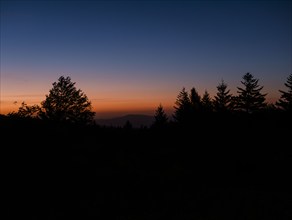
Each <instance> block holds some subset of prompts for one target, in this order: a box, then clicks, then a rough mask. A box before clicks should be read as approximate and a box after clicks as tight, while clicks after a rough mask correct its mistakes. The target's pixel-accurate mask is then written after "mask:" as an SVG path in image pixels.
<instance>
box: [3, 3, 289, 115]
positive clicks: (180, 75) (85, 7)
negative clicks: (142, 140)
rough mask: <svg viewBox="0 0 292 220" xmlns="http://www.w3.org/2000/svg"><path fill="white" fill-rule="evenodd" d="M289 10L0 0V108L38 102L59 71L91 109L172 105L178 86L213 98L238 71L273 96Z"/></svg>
mask: <svg viewBox="0 0 292 220" xmlns="http://www.w3.org/2000/svg"><path fill="white" fill-rule="evenodd" d="M291 14H292V4H291V1H143V2H142V1H109V2H108V1H73V2H72V1H1V96H2V97H1V98H2V100H1V101H2V108H4V107H5V104H7V103H12V102H13V100H17V101H21V100H24V101H27V102H33V100H34V101H35V102H38V101H39V100H43V99H44V95H45V94H48V90H49V89H50V88H51V83H52V82H54V81H56V80H57V79H58V77H59V76H60V75H69V76H71V78H72V80H73V81H75V82H77V84H76V85H77V87H79V88H81V89H82V90H83V91H84V92H85V93H86V94H87V95H88V96H89V99H91V100H92V102H93V104H94V106H95V109H96V111H97V112H99V110H100V112H102V111H113V112H117V111H119V110H122V109H123V111H124V112H126V111H127V109H129V112H131V111H134V109H136V110H137V109H138V108H136V107H134V106H136V105H138V106H140V108H139V111H143V109H142V108H145V109H147V108H148V110H149V109H153V106H157V105H158V104H159V103H160V102H161V103H162V104H163V105H165V106H166V107H169V108H170V107H171V106H172V105H173V103H174V101H175V98H176V96H177V94H178V92H179V91H180V90H181V88H182V87H183V86H185V87H186V88H187V89H190V88H191V87H193V86H194V87H196V88H197V89H198V90H199V92H200V93H201V94H202V93H203V92H204V90H205V89H207V90H208V91H209V92H210V93H211V95H213V94H214V93H215V91H216V86H217V84H218V83H219V82H220V80H221V79H222V78H223V79H224V80H225V82H227V83H228V85H229V87H230V89H231V91H232V93H233V94H236V86H240V80H241V77H242V76H243V74H244V73H246V72H251V73H252V74H254V76H255V77H256V78H259V79H260V84H262V85H263V86H264V89H265V92H268V93H269V95H268V99H270V100H274V99H275V98H278V97H279V94H278V89H283V88H284V87H283V84H284V82H285V80H286V78H287V77H288V75H289V74H290V73H291V72H292V52H291V51H292V45H291V42H292V30H291V29H292V28H291V27H292V15H291ZM7 106H8V105H7ZM105 106H106V107H105ZM131 108H132V110H131Z"/></svg>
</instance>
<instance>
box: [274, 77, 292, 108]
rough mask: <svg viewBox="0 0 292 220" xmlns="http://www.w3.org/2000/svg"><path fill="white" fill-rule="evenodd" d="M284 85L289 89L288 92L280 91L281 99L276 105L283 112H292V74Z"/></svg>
mask: <svg viewBox="0 0 292 220" xmlns="http://www.w3.org/2000/svg"><path fill="white" fill-rule="evenodd" d="M284 85H285V86H286V87H287V88H288V91H287V92H285V91H283V90H279V92H280V93H281V97H280V99H279V100H278V101H277V102H276V105H277V106H278V107H279V108H280V109H281V110H284V111H287V112H292V73H291V74H290V75H289V76H288V78H287V82H286V83H284Z"/></svg>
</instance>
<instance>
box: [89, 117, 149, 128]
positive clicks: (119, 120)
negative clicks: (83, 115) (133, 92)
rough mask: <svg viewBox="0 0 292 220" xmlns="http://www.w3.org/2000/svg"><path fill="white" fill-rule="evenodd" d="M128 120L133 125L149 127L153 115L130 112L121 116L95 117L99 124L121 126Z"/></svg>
mask: <svg viewBox="0 0 292 220" xmlns="http://www.w3.org/2000/svg"><path fill="white" fill-rule="evenodd" d="M127 121H129V122H130V123H131V124H132V126H133V127H135V128H139V127H142V126H146V127H150V126H151V125H152V123H153V122H154V116H150V115H141V114H130V115H125V116H121V117H114V118H108V119H96V120H95V122H96V124H98V125H101V126H113V127H123V126H124V125H125V124H126V122H127Z"/></svg>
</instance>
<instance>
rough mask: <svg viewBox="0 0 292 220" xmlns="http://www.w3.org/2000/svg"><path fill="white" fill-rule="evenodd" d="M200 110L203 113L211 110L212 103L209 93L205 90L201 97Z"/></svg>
mask: <svg viewBox="0 0 292 220" xmlns="http://www.w3.org/2000/svg"><path fill="white" fill-rule="evenodd" d="M201 103H202V110H203V112H204V113H208V112H212V111H213V103H212V99H211V98H210V94H209V93H208V91H207V90H205V92H204V94H203V97H202V101H201Z"/></svg>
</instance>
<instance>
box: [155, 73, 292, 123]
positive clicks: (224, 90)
mask: <svg viewBox="0 0 292 220" xmlns="http://www.w3.org/2000/svg"><path fill="white" fill-rule="evenodd" d="M241 84H242V87H237V89H238V90H237V96H234V95H232V94H231V93H230V89H228V85H227V84H226V83H225V82H224V80H222V81H221V82H220V83H219V85H218V86H217V93H216V95H215V96H214V98H213V99H212V98H211V97H210V94H209V93H208V91H207V90H205V92H204V94H203V97H201V96H200V95H199V94H198V92H197V90H196V89H195V88H194V87H193V88H191V90H190V93H189V92H188V91H187V90H186V89H185V88H182V90H181V91H180V92H179V94H178V96H177V99H176V101H175V105H174V114H173V118H174V121H175V122H177V123H180V124H191V123H194V122H195V121H196V119H198V118H200V117H202V116H204V115H210V113H216V114H224V115H226V114H232V113H240V114H249V115H252V114H256V113H260V112H263V111H265V110H267V109H269V108H272V109H274V110H278V111H283V112H286V113H288V114H289V115H291V109H292V74H290V76H289V77H288V78H287V82H286V83H285V86H286V87H287V88H288V91H282V90H279V92H280V93H281V97H280V99H279V100H278V101H277V102H276V103H275V105H274V104H270V105H269V104H268V103H267V102H266V98H265V97H266V95H267V94H264V93H262V89H263V86H261V85H259V80H258V79H256V78H255V77H254V76H253V75H252V74H251V73H246V74H244V76H243V77H242V81H241ZM158 108H159V111H164V110H163V107H162V105H161V104H160V106H159V107H158ZM157 111H158V109H157ZM155 119H156V117H155ZM155 123H156V122H155ZM165 123H167V120H166V121H165Z"/></svg>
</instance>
